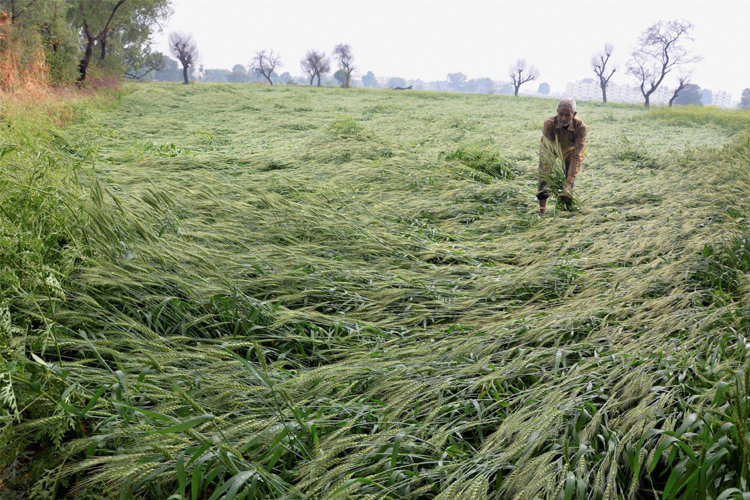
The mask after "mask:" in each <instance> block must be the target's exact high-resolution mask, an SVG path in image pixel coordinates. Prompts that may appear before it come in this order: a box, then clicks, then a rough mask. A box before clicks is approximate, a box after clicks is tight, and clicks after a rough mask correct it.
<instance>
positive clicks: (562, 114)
mask: <svg viewBox="0 0 750 500" xmlns="http://www.w3.org/2000/svg"><path fill="white" fill-rule="evenodd" d="M576 114H577V113H574V112H573V108H571V107H570V106H561V107H559V108H557V119H558V121H559V122H560V124H562V126H563V127H567V126H568V125H570V122H572V121H573V117H574V116H575V115H576Z"/></svg>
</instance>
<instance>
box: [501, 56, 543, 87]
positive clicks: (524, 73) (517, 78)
mask: <svg viewBox="0 0 750 500" xmlns="http://www.w3.org/2000/svg"><path fill="white" fill-rule="evenodd" d="M508 76H510V78H511V83H513V88H514V89H515V95H518V89H519V88H521V85H523V84H524V83H526V82H530V81H532V80H536V79H537V78H539V70H538V69H536V68H535V67H534V66H533V65H532V66H529V67H528V68H527V67H526V59H518V60H517V61H516V63H515V64H511V65H510V68H508Z"/></svg>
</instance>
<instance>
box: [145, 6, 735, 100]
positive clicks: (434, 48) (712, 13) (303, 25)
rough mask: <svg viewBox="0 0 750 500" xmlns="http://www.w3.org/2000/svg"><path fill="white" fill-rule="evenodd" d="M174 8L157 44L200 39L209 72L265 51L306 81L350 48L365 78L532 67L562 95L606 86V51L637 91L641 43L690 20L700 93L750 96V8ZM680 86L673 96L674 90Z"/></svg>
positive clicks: (502, 72)
mask: <svg viewBox="0 0 750 500" xmlns="http://www.w3.org/2000/svg"><path fill="white" fill-rule="evenodd" d="M173 9H174V14H173V15H172V17H171V18H170V20H169V21H168V23H166V24H165V25H164V26H163V27H164V32H163V33H161V34H158V35H157V36H155V48H156V50H160V51H162V52H165V53H168V49H167V44H166V39H167V36H168V33H169V32H171V31H184V32H187V33H192V34H193V36H194V38H195V39H196V41H197V43H198V47H199V50H200V52H201V60H200V61H201V64H203V65H204V66H205V67H206V68H226V69H231V68H232V66H234V65H235V64H244V65H247V63H248V61H249V60H250V58H251V57H252V55H253V54H254V52H255V51H257V50H261V49H273V50H275V51H277V52H279V53H281V55H282V61H283V63H284V67H283V68H281V69H280V70H277V71H278V73H279V74H281V73H283V72H285V71H288V72H290V73H291V74H292V75H300V74H302V71H301V69H300V66H299V60H300V59H301V58H302V56H303V55H304V54H305V52H306V51H307V50H308V49H311V48H316V49H320V50H324V51H326V52H327V53H328V54H330V52H331V50H332V49H333V46H334V45H335V44H337V43H348V44H349V45H350V46H351V47H352V50H353V52H354V56H355V65H356V66H357V68H358V69H359V70H360V71H361V73H362V74H365V73H366V72H367V71H372V72H373V73H375V75H376V76H379V77H391V76H398V77H402V78H405V79H407V80H409V79H417V78H421V79H422V80H424V81H431V80H445V79H446V75H447V74H448V73H456V72H461V73H464V74H465V75H467V77H468V78H479V77H490V78H492V79H493V80H508V74H507V73H508V66H510V65H511V64H512V63H513V62H514V61H515V60H516V59H518V58H525V59H526V60H527V61H528V62H529V64H533V65H534V66H536V67H537V68H539V70H540V72H541V75H540V77H539V79H538V80H536V81H534V82H530V83H527V84H526V85H525V86H524V87H522V89H526V90H531V89H534V90H535V89H536V88H537V87H538V85H539V83H542V82H547V83H549V84H550V87H551V90H552V92H563V91H565V85H566V83H567V82H571V81H575V80H580V79H583V78H595V75H594V73H593V71H592V70H591V66H590V64H589V59H590V57H591V55H592V54H593V53H594V52H597V51H599V50H602V49H603V47H604V44H605V43H612V44H613V45H614V47H615V52H614V54H613V57H612V60H613V61H614V63H615V64H618V65H619V69H618V71H617V72H616V73H615V76H614V77H613V78H612V80H611V83H617V84H632V83H634V82H635V80H634V78H633V77H631V76H629V75H627V74H626V73H625V63H626V61H627V60H628V59H629V52H630V51H631V50H632V48H633V47H634V46H635V44H636V41H637V38H638V35H639V34H640V33H641V32H642V31H643V30H644V29H646V28H647V27H648V26H650V25H652V24H653V23H655V22H656V21H658V20H660V19H661V20H665V21H668V20H673V19H685V20H687V21H690V22H691V23H693V24H694V25H695V29H694V30H693V37H694V38H695V42H687V43H688V44H689V47H691V49H693V50H694V52H696V53H698V54H700V55H702V56H703V57H704V59H703V61H701V62H699V63H697V64H696V65H694V66H695V71H694V74H693V79H692V81H693V83H696V84H698V85H700V86H701V87H702V88H708V89H711V90H713V91H717V90H725V91H727V92H730V93H731V94H732V100H733V101H736V100H739V97H740V94H741V92H742V90H743V89H745V88H748V87H750V66H748V64H747V59H746V57H747V54H750V37H748V36H747V22H748V19H750V1H732V0H725V1H721V0H713V1H679V0H662V1H654V2H647V1H621V0H598V1H592V0H587V1H584V0H577V1H576V0H574V1H571V0H567V1H564V2H563V1H536V0H527V1H511V0H505V1H485V2H474V1H461V2H456V1H441V2H434V1H387V0H380V1H372V0H369V1H368V0H349V1H316V0H301V1H300V0H298V1H284V0H276V1H273V2H268V1H256V0H210V1H209V0H173ZM675 76H676V72H673V73H672V74H669V75H667V78H666V79H665V81H664V83H663V85H666V86H668V87H674V82H675Z"/></svg>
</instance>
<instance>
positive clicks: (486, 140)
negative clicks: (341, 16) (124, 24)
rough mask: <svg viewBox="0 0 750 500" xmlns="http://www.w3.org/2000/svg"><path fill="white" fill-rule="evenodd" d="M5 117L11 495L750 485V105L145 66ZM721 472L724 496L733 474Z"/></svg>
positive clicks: (4, 347)
mask: <svg viewBox="0 0 750 500" xmlns="http://www.w3.org/2000/svg"><path fill="white" fill-rule="evenodd" d="M93 106H94V105H92V104H88V105H84V104H76V105H75V106H74V105H71V107H69V108H66V110H67V111H66V112H67V113H68V115H66V116H68V119H67V120H65V121H67V122H68V123H71V122H77V123H74V124H73V125H71V126H69V127H68V128H67V129H65V130H57V129H55V128H52V127H51V125H49V124H47V121H49V120H47V118H46V117H47V115H46V114H40V116H39V117H38V118H36V119H34V118H29V113H27V112H15V113H13V112H12V110H11V111H7V110H6V111H5V112H4V114H3V117H2V119H3V123H4V124H5V125H6V126H4V127H2V128H1V129H0V141H1V142H2V146H1V148H2V149H1V151H0V154H1V155H2V158H1V159H0V167H2V169H1V170H0V206H2V211H0V224H2V225H1V226H0V228H1V230H2V233H0V252H1V253H0V258H1V261H0V262H1V269H0V273H1V274H0V287H1V290H2V291H1V292H0V293H1V294H2V295H0V301H2V304H1V305H2V310H1V311H0V313H2V316H0V354H2V365H1V366H0V377H2V380H3V386H2V390H1V391H0V403H1V404H2V410H0V411H2V414H1V418H2V422H3V427H2V431H1V432H0V450H2V458H3V462H4V473H3V476H2V480H3V482H4V485H3V486H2V487H3V490H2V491H3V495H5V496H7V497H9V498H13V495H14V494H15V495H16V497H18V498H27V496H24V495H28V491H29V490H27V489H25V488H33V498H54V497H55V495H56V496H58V497H63V496H66V497H68V498H160V499H167V498H173V499H181V498H185V499H211V500H213V499H217V498H227V499H228V498H246V499H250V498H257V499H260V498H310V499H314V498H391V499H396V498H410V499H428V498H441V499H443V498H445V499H456V498H461V499H469V498H519V499H521V498H524V499H526V498H527V499H533V498H558V497H560V498H564V499H570V498H579V499H582V498H591V499H593V498H653V497H654V495H656V496H657V497H661V496H662V495H664V497H666V498H675V497H676V496H677V497H683V498H688V497H690V498H730V497H731V496H732V495H736V494H739V492H741V491H742V490H748V487H747V486H746V484H747V478H748V472H749V471H748V460H749V459H750V440H749V439H748V434H747V426H748V416H749V415H750V407H749V405H750V401H749V400H748V392H749V391H750V370H748V369H747V366H746V364H747V361H748V359H747V350H748V345H747V342H746V338H745V335H746V332H747V330H748V327H749V326H750V284H749V283H750V282H748V272H750V253H749V252H748V250H747V246H746V238H747V233H748V228H747V221H746V217H747V214H748V213H749V212H750V207H749V206H748V194H749V193H750V175H749V174H750V170H748V167H749V166H750V140H749V139H748V136H747V133H746V132H745V131H746V130H747V128H746V127H747V124H748V123H750V115H748V114H747V113H742V112H739V111H728V110H718V109H713V108H701V109H697V108H696V109H692V108H687V109H653V110H650V111H649V110H644V109H642V108H641V107H636V106H617V105H606V106H602V105H599V104H595V103H580V104H579V116H580V117H581V118H583V119H584V120H585V121H586V122H587V124H588V125H589V147H588V152H587V159H586V161H585V162H584V165H583V169H582V173H581V175H580V176H579V178H578V181H577V186H578V188H577V189H578V195H579V197H580V198H579V202H580V207H579V210H578V211H576V212H568V211H557V212H556V211H555V210H554V207H553V208H552V209H551V210H549V211H550V215H549V216H548V217H547V218H544V219H539V218H538V217H537V215H536V211H537V205H536V200H535V198H534V194H535V192H536V171H537V162H538V150H539V138H540V134H541V124H542V121H543V120H544V118H546V117H547V116H549V115H551V114H553V113H554V108H555V102H554V101H552V100H543V99H513V98H505V97H497V96H486V95H462V94H441V93H420V92H401V93H392V92H389V91H380V90H367V89H349V90H346V91H345V90H341V89H326V88H302V87H293V86H292V87H283V88H280V87H272V88H270V87H265V86H259V85H243V86H233V85H195V86H181V85H153V84H151V85H138V86H133V87H131V88H129V89H128V90H127V92H126V93H125V95H122V96H121V99H119V104H118V105H117V106H115V107H112V109H106V110H99V111H96V110H94V109H93ZM722 492H723V493H722Z"/></svg>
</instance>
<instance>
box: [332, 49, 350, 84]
mask: <svg viewBox="0 0 750 500" xmlns="http://www.w3.org/2000/svg"><path fill="white" fill-rule="evenodd" d="M333 57H335V58H336V59H337V60H338V62H339V68H341V69H342V70H344V83H343V84H342V85H341V86H342V87H344V88H345V89H348V88H349V87H350V86H351V82H352V71H354V64H353V63H354V54H352V48H351V47H350V46H349V45H348V44H345V43H340V44H338V45H336V46H335V47H334V48H333Z"/></svg>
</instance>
